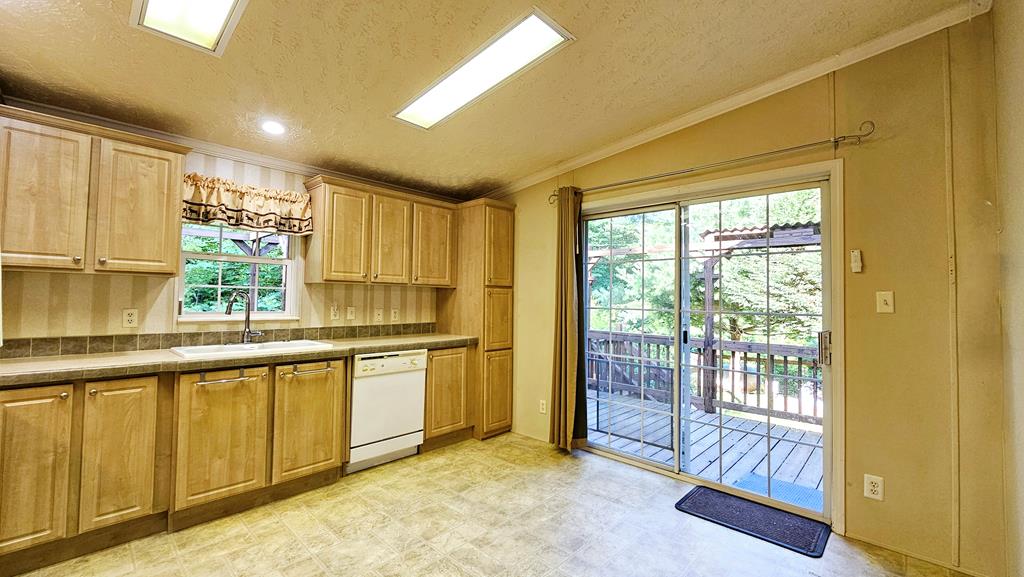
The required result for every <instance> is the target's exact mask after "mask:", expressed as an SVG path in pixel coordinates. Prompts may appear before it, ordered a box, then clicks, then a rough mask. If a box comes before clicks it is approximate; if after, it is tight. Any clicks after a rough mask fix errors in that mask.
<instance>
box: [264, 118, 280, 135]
mask: <svg viewBox="0 0 1024 577" xmlns="http://www.w3.org/2000/svg"><path fill="white" fill-rule="evenodd" d="M260 128H262V129H263V132H266V133H267V134H274V135H278V134H284V125H283V124H281V123H280V122H278V121H276V120H264V121H263V124H261V125H260Z"/></svg>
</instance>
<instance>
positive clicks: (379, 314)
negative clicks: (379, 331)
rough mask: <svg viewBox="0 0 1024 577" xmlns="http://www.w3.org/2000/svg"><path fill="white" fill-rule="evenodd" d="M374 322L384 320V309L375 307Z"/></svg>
mask: <svg viewBox="0 0 1024 577" xmlns="http://www.w3.org/2000/svg"><path fill="white" fill-rule="evenodd" d="M373 322H375V323H382V322H384V309H373Z"/></svg>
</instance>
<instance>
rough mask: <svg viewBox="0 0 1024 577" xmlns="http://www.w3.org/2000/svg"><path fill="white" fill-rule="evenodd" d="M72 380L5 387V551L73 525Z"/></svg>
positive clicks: (0, 419) (1, 494)
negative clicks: (69, 506) (69, 510)
mask: <svg viewBox="0 0 1024 577" xmlns="http://www.w3.org/2000/svg"><path fill="white" fill-rule="evenodd" d="M71 397H72V389H71V385H56V386H50V387H34V388H29V389H14V390H8V391H0V507H2V509H0V513H2V514H0V554H3V553H8V552H10V551H14V550H17V549H23V548H25V547H29V546H31V545H36V544H38V543H43V542H46V541H53V540H55V539H60V538H61V537H63V536H64V535H65V532H66V525H67V501H68V482H69V453H70V447H71V411H72V408H71V407H72V402H71V401H72V398H71Z"/></svg>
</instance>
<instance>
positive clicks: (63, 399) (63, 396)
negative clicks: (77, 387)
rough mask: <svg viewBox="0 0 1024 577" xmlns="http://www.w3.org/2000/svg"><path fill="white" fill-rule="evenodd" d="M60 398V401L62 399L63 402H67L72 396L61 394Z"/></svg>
mask: <svg viewBox="0 0 1024 577" xmlns="http://www.w3.org/2000/svg"><path fill="white" fill-rule="evenodd" d="M58 396H59V397H60V399H61V400H62V401H66V400H68V397H69V396H71V395H68V394H67V393H61V394H60V395H58Z"/></svg>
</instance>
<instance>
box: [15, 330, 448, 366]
mask: <svg viewBox="0 0 1024 577" xmlns="http://www.w3.org/2000/svg"><path fill="white" fill-rule="evenodd" d="M436 330H437V325H435V324H434V323H433V322H429V323H401V324H390V325H357V326H356V325H353V326H335V327H307V328H291V329H264V330H263V335H261V336H258V337H253V341H255V342H264V341H293V340H297V339H312V340H327V339H354V338H363V337H381V336H392V335H418V334H428V333H433V332H435V331H436ZM240 342H242V332H241V331H235V330H230V331H203V332H177V333H141V334H131V335H98V336H76V337H41V338H30V339H8V340H5V341H4V344H3V346H2V347H0V358H3V359H17V358H24V357H52V356H59V355H60V356H63V355H82V354H95V353H110V352H128V351H149V350H156V349H169V348H171V347H179V346H191V345H220V344H233V343H240Z"/></svg>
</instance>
